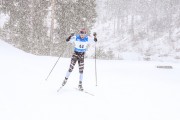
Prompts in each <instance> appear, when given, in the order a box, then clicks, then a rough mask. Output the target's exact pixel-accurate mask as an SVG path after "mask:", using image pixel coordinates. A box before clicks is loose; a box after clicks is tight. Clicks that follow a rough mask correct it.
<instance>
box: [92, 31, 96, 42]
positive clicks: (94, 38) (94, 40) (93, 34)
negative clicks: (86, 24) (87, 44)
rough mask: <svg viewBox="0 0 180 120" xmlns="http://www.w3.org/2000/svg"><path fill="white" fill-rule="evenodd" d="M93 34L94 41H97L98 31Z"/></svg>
mask: <svg viewBox="0 0 180 120" xmlns="http://www.w3.org/2000/svg"><path fill="white" fill-rule="evenodd" d="M93 36H94V41H95V42H97V38H96V36H97V33H96V32H94V33H93Z"/></svg>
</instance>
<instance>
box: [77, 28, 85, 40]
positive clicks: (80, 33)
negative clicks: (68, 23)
mask: <svg viewBox="0 0 180 120" xmlns="http://www.w3.org/2000/svg"><path fill="white" fill-rule="evenodd" d="M79 35H80V37H81V38H84V37H85V35H86V29H84V28H83V29H81V30H80V31H79Z"/></svg>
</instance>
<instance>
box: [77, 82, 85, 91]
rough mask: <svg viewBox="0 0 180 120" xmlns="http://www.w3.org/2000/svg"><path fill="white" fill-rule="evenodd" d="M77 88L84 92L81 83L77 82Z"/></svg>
mask: <svg viewBox="0 0 180 120" xmlns="http://www.w3.org/2000/svg"><path fill="white" fill-rule="evenodd" d="M78 88H79V90H80V91H83V90H84V89H83V87H82V81H79V85H78Z"/></svg>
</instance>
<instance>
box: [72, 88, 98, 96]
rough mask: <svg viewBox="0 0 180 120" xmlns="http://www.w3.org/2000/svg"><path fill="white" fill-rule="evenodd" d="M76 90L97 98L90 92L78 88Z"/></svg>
mask: <svg viewBox="0 0 180 120" xmlns="http://www.w3.org/2000/svg"><path fill="white" fill-rule="evenodd" d="M74 89H76V90H78V91H80V92H83V93H86V94H88V95H91V96H95V95H94V94H92V93H90V92H88V91H85V90H79V89H78V88H74Z"/></svg>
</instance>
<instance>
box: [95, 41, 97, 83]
mask: <svg viewBox="0 0 180 120" xmlns="http://www.w3.org/2000/svg"><path fill="white" fill-rule="evenodd" d="M95 78H96V86H97V68H96V43H95Z"/></svg>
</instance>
